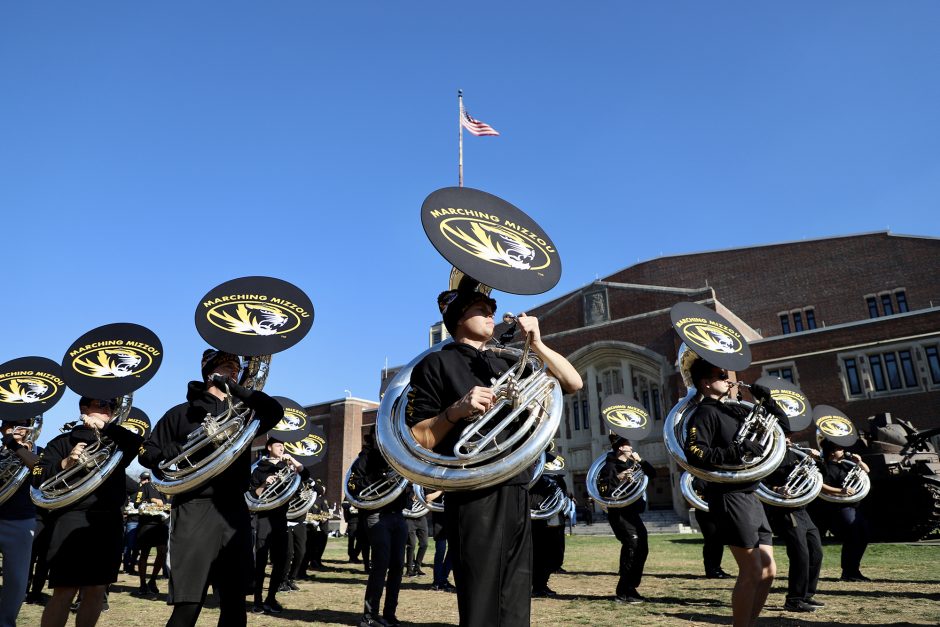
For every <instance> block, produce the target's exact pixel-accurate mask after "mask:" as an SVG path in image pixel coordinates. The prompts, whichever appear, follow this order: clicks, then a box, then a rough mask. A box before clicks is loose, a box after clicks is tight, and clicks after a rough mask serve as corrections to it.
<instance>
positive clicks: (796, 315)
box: [793, 311, 803, 331]
mask: <svg viewBox="0 0 940 627" xmlns="http://www.w3.org/2000/svg"><path fill="white" fill-rule="evenodd" d="M793 328H794V329H795V330H796V331H802V330H803V314H801V313H800V312H798V311H794V312H793Z"/></svg>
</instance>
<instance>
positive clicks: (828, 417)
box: [813, 405, 858, 448]
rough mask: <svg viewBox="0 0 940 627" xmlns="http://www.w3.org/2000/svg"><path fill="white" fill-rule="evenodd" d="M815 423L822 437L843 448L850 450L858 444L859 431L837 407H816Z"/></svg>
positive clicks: (814, 412) (814, 410) (814, 413)
mask: <svg viewBox="0 0 940 627" xmlns="http://www.w3.org/2000/svg"><path fill="white" fill-rule="evenodd" d="M813 421H814V422H815V423H816V428H817V429H819V432H820V433H821V434H822V436H823V437H824V438H825V439H827V440H829V441H830V442H832V443H833V444H838V445H839V446H841V447H844V448H848V447H850V446H852V445H853V444H855V443H856V442H858V431H856V429H855V425H854V424H852V421H851V420H850V419H849V417H848V416H846V415H845V414H843V413H842V412H841V411H839V410H838V409H836V408H835V407H830V406H829V405H816V407H814V408H813Z"/></svg>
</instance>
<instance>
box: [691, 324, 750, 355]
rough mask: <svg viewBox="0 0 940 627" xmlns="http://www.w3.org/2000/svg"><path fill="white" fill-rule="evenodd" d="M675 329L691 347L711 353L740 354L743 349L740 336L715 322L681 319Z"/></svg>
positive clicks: (730, 328)
mask: <svg viewBox="0 0 940 627" xmlns="http://www.w3.org/2000/svg"><path fill="white" fill-rule="evenodd" d="M676 329H677V330H678V331H679V334H680V335H682V336H683V337H684V338H685V339H686V340H688V341H689V342H691V343H692V344H693V345H695V346H697V347H698V348H701V349H703V350H706V351H711V352H713V353H740V352H741V351H742V350H743V348H744V341H743V340H742V338H741V334H740V333H738V332H737V331H736V330H735V329H734V328H732V327H730V326H728V325H726V324H722V323H720V322H718V321H716V320H707V319H705V318H682V319H681V320H679V321H678V322H676Z"/></svg>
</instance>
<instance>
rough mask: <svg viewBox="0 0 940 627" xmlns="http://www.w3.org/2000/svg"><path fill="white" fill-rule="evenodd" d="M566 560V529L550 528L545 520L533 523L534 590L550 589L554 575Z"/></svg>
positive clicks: (559, 527)
mask: <svg viewBox="0 0 940 627" xmlns="http://www.w3.org/2000/svg"><path fill="white" fill-rule="evenodd" d="M564 559H565V528H564V527H561V526H556V527H549V526H548V523H547V522H546V521H544V520H533V521H532V590H533V591H534V592H539V591H542V590H545V588H547V587H548V579H549V577H551V576H552V573H553V572H555V571H556V570H558V569H559V568H561V565H562V563H564Z"/></svg>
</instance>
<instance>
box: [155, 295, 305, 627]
mask: <svg viewBox="0 0 940 627" xmlns="http://www.w3.org/2000/svg"><path fill="white" fill-rule="evenodd" d="M312 324H313V306H312V305H311V304H310V301H309V299H307V297H306V295H304V294H303V292H301V291H300V290H299V289H298V288H296V287H295V286H293V285H291V284H290V283H286V282H284V281H280V280H278V279H272V278H268V277H245V278H242V279H235V280H233V281H229V282H227V283H223V284H222V285H219V286H218V287H216V288H214V289H213V290H212V291H210V292H209V293H208V294H206V296H205V297H203V298H202V299H201V300H200V304H199V306H198V307H197V310H196V328H197V330H198V331H199V333H200V335H202V336H203V338H204V339H205V340H206V341H207V342H209V343H210V344H212V345H213V346H215V347H216V348H213V349H209V350H206V351H204V353H203V355H202V360H201V377H200V379H199V380H198V381H192V382H190V383H189V386H188V389H187V394H186V402H185V403H182V404H180V405H177V406H176V407H173V408H172V409H170V410H168V411H167V412H166V414H164V416H163V417H162V418H161V419H160V421H159V422H158V423H157V424H156V426H155V427H154V430H153V433H152V435H151V437H150V438H149V439H148V440H147V441H146V442H144V445H143V447H142V448H141V453H140V456H139V460H140V463H141V464H142V465H143V466H144V467H146V468H150V469H151V470H153V471H154V472H155V477H154V479H155V483H156V484H157V486H158V488H159V489H160V490H161V491H164V492H167V493H170V494H172V495H173V501H172V510H171V512H170V541H169V557H170V583H169V598H168V602H169V603H170V604H171V605H173V613H172V615H171V616H170V619H169V621H168V623H167V625H170V626H174V627H177V626H183V625H187V626H192V625H195V624H196V620H197V619H198V617H199V613H200V611H201V610H202V605H203V603H204V602H205V597H206V592H207V589H208V586H209V584H210V583H212V584H213V588H214V589H215V591H216V593H217V594H218V597H219V608H220V610H221V614H220V616H219V624H220V625H244V624H246V621H247V615H246V610H245V601H244V594H245V590H246V588H247V587H248V581H249V578H250V575H251V559H250V555H251V518H250V514H249V511H248V504H247V503H246V501H245V491H246V490H248V488H249V479H250V474H251V470H250V468H251V459H250V453H249V451H248V447H249V445H250V443H251V440H252V439H253V438H254V437H255V435H256V434H257V433H259V432H262V433H263V432H266V431H268V430H270V429H271V428H272V427H274V425H276V424H277V423H278V421H280V420H281V418H283V416H284V410H283V408H282V407H281V405H280V404H278V402H277V401H276V400H274V399H273V398H271V397H270V396H268V395H267V394H265V393H264V392H261V391H260V389H259V388H260V387H261V384H262V383H263V381H264V376H266V374H267V373H266V371H263V370H262V366H260V365H259V362H260V361H263V360H261V358H260V357H258V356H266V355H270V354H271V353H274V352H277V351H280V350H284V349H287V348H289V347H290V346H293V345H294V344H295V343H296V342H298V341H300V340H301V339H302V338H303V337H304V335H305V334H306V333H307V331H309V329H310V327H311V326H312ZM239 355H246V356H251V357H252V359H251V360H249V368H248V369H247V370H246V375H247V378H241V379H240V378H239V375H240V374H241V372H242V362H241V359H240V357H239ZM161 474H163V475H166V476H165V477H161Z"/></svg>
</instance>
